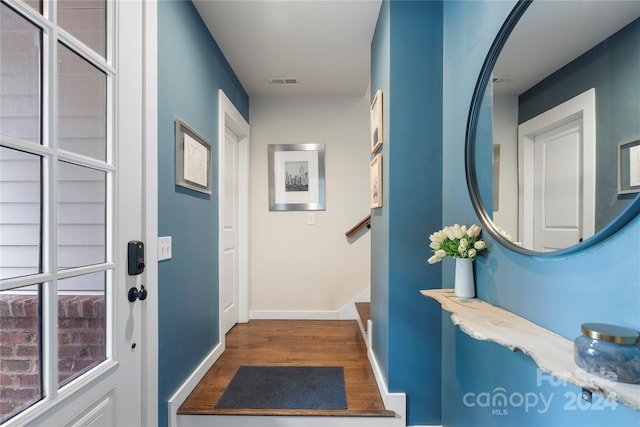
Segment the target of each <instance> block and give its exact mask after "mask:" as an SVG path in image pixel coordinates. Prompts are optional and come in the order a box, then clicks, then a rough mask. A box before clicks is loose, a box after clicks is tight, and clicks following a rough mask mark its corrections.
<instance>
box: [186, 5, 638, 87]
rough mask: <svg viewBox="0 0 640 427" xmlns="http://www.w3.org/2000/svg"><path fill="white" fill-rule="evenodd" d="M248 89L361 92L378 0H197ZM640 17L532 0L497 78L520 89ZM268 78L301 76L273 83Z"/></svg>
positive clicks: (630, 11) (631, 9) (632, 11)
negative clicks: (506, 79) (291, 82)
mask: <svg viewBox="0 0 640 427" xmlns="http://www.w3.org/2000/svg"><path fill="white" fill-rule="evenodd" d="M194 4H195V6H196V9H197V10H198V12H199V13H200V15H201V16H202V19H203V21H204V22H205V24H206V25H207V27H208V29H209V31H210V32H211V34H212V35H213V37H214V39H215V40H216V41H217V43H218V45H219V46H220V49H221V50H222V52H223V53H224V55H225V57H226V58H227V60H228V61H229V64H230V65H231V68H232V69H233V70H234V72H235V73H236V75H237V76H238V78H239V79H240V82H241V83H242V85H243V86H244V88H245V90H246V91H247V93H248V94H249V96H290V95H353V96H364V95H365V94H366V93H367V91H368V85H369V79H370V74H371V73H370V68H371V64H370V62H371V61H370V52H371V40H372V37H373V32H374V30H375V25H376V21H377V18H378V13H379V11H380V4H381V0H194ZM638 16H640V0H622V1H614V0H600V1H597V0H586V1H583V2H581V1H577V0H572V1H534V2H533V3H532V6H531V7H530V8H529V9H528V10H527V11H526V13H525V15H524V16H523V19H522V20H521V21H520V22H519V23H518V25H517V26H516V32H517V34H516V33H515V32H514V34H513V35H512V36H511V37H510V38H509V40H508V43H507V44H506V45H505V47H504V49H503V54H501V57H500V60H499V62H498V63H497V65H496V69H495V70H494V71H495V72H494V77H503V76H507V77H510V78H513V81H512V82H511V83H509V84H502V85H496V86H495V87H494V89H495V90H496V93H497V94H498V93H499V94H520V93H522V92H523V91H524V90H526V89H528V88H530V87H531V86H532V85H534V84H535V83H537V82H538V81H540V80H541V78H542V77H544V76H546V75H548V74H550V73H551V72H553V71H555V70H557V69H559V68H560V67H562V66H563V65H565V64H567V63H568V62H569V61H571V60H573V59H575V58H577V57H578V56H579V55H581V54H582V53H584V52H585V51H587V50H588V49H589V48H591V47H593V46H594V45H595V44H597V43H598V42H599V41H601V40H603V39H604V38H606V37H608V36H609V35H611V34H613V33H614V32H615V31H617V30H618V29H619V28H621V27H622V26H624V25H626V24H627V23H629V22H631V21H633V20H634V19H636V18H637V17H638ZM271 78H296V79H298V83H297V84H294V85H273V84H271V83H270V82H269V80H270V79H271Z"/></svg>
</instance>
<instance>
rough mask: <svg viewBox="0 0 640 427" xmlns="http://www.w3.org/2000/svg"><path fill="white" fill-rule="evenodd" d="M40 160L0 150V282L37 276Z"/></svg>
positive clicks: (10, 150) (29, 155)
mask: <svg viewBox="0 0 640 427" xmlns="http://www.w3.org/2000/svg"><path fill="white" fill-rule="evenodd" d="M40 171H41V158H40V157H39V156H36V155H34V154H28V153H24V152H22V151H18V150H12V149H10V148H6V147H0V279H9V278H13V277H21V276H27V275H30V274H37V273H40V272H41V267H40V258H41V256H40V255H41V250H42V248H41V244H40V234H41V196H40V189H41V180H40V174H41V172H40Z"/></svg>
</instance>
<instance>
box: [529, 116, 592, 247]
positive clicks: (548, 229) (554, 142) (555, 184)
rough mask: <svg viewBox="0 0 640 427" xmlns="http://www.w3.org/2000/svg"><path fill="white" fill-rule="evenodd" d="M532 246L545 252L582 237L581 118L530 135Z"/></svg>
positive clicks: (567, 244) (565, 245)
mask: <svg viewBox="0 0 640 427" xmlns="http://www.w3.org/2000/svg"><path fill="white" fill-rule="evenodd" d="M533 144H534V164H535V166H534V168H535V169H534V185H533V188H534V194H533V200H534V202H533V206H534V216H533V250H535V251H540V252H546V251H554V250H558V249H563V248H566V247H569V246H573V245H575V244H577V243H578V242H579V241H580V239H581V238H582V119H576V120H574V121H572V122H569V123H567V124H564V125H562V126H559V127H557V128H555V129H552V130H549V131H547V132H545V133H542V134H540V135H538V136H536V137H535V138H534V142H533Z"/></svg>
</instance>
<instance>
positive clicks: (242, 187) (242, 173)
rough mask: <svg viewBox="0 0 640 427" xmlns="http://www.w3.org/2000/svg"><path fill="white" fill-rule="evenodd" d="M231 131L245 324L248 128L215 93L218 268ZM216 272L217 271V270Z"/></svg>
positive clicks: (241, 309)
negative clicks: (235, 139)
mask: <svg viewBox="0 0 640 427" xmlns="http://www.w3.org/2000/svg"><path fill="white" fill-rule="evenodd" d="M227 128H229V129H231V130H232V131H233V132H234V133H235V134H236V135H237V137H238V321H239V322H248V321H249V148H250V138H249V136H250V127H249V124H248V123H247V121H246V120H245V119H244V117H242V115H241V114H240V112H239V111H238V110H237V109H236V107H235V106H234V105H233V103H232V102H231V101H230V100H229V98H228V97H227V95H225V93H224V92H223V90H222V89H220V90H219V91H218V183H219V187H218V192H219V194H218V236H219V238H218V268H219V269H220V266H221V259H222V258H221V257H222V233H223V227H224V224H223V222H222V215H223V206H222V201H223V200H224V195H223V194H222V193H223V191H224V185H222V182H224V177H225V176H226V167H225V164H224V159H225V156H224V154H225V153H224V150H225V148H224V147H225V134H226V129H227ZM219 271H220V270H219ZM220 289H221V283H220V276H219V277H218V299H219V304H220V305H219V313H218V320H219V336H220V344H221V345H222V348H223V349H224V330H223V326H222V313H223V310H224V307H223V306H222V296H221V294H220Z"/></svg>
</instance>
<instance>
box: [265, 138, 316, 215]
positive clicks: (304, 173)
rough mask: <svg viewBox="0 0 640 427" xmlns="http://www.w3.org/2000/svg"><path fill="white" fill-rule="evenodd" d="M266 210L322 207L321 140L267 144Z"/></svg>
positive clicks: (310, 209)
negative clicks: (267, 191) (267, 180)
mask: <svg viewBox="0 0 640 427" xmlns="http://www.w3.org/2000/svg"><path fill="white" fill-rule="evenodd" d="M267 154H268V158H269V164H268V169H269V210H270V211H323V210H325V184H324V144H270V145H269V146H268V153H267Z"/></svg>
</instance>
